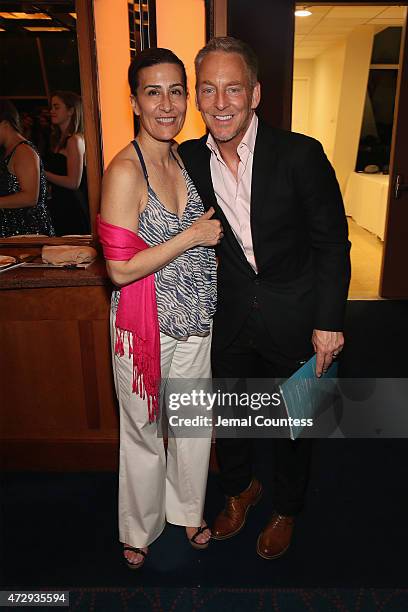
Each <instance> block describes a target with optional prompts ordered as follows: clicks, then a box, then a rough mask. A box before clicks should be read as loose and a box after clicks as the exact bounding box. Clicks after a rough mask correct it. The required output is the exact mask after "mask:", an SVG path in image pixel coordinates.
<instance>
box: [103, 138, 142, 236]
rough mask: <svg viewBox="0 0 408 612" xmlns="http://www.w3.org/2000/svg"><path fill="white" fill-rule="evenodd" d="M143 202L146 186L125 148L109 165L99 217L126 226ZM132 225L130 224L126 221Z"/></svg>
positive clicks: (129, 150)
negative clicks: (100, 215)
mask: <svg viewBox="0 0 408 612" xmlns="http://www.w3.org/2000/svg"><path fill="white" fill-rule="evenodd" d="M145 199H146V183H145V180H144V177H143V173H142V169H141V167H140V163H139V161H138V160H137V159H135V158H134V157H133V156H132V151H131V149H129V148H128V147H125V148H124V149H122V151H120V152H119V153H118V154H117V155H116V156H115V157H114V158H113V159H112V161H111V162H110V164H109V166H108V168H107V170H106V171H105V174H104V177H103V183H102V207H101V212H102V216H103V218H104V219H105V220H106V221H109V222H110V223H116V224H117V225H122V226H123V227H129V221H128V219H129V220H134V219H137V215H138V214H139V212H140V210H141V207H143V202H144V200H145ZM130 224H132V221H130Z"/></svg>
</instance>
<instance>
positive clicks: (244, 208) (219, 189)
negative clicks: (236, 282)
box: [207, 114, 258, 272]
mask: <svg viewBox="0 0 408 612" xmlns="http://www.w3.org/2000/svg"><path fill="white" fill-rule="evenodd" d="M257 129H258V117H257V116H256V115H255V114H254V116H253V117H252V120H251V123H250V125H249V127H248V129H247V131H246V132H245V135H244V137H243V139H242V140H241V142H240V143H239V145H238V147H237V153H238V156H239V164H238V177H237V179H235V176H234V175H233V174H232V172H231V170H230V169H229V168H228V166H227V164H226V163H225V161H224V160H223V159H222V157H221V153H220V150H219V148H218V145H217V143H216V142H215V140H214V138H213V137H212V136H211V134H209V135H208V138H207V146H208V148H209V149H210V151H211V159H210V169H211V178H212V182H213V186H214V192H215V196H216V198H217V202H218V205H219V206H220V207H221V209H222V211H223V213H224V215H225V216H226V218H227V220H228V223H229V224H230V226H231V229H232V231H233V232H234V234H235V237H236V239H237V241H238V243H239V244H240V246H241V248H242V250H243V251H244V254H245V257H246V258H247V260H248V263H249V264H250V265H251V266H252V268H253V269H254V270H255V272H257V266H256V262H255V257H254V247H253V244H252V233H251V223H250V211H251V181H252V165H253V161H254V149H255V140H256V132H257Z"/></svg>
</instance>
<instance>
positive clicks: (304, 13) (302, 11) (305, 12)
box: [295, 7, 312, 17]
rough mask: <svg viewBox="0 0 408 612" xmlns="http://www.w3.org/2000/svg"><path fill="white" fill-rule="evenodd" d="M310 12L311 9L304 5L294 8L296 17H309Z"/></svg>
mask: <svg viewBox="0 0 408 612" xmlns="http://www.w3.org/2000/svg"><path fill="white" fill-rule="evenodd" d="M311 14H312V11H309V9H308V8H306V7H302V8H299V9H296V11H295V16H296V17H309V16H310V15H311Z"/></svg>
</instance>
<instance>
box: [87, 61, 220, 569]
mask: <svg viewBox="0 0 408 612" xmlns="http://www.w3.org/2000/svg"><path fill="white" fill-rule="evenodd" d="M129 85H130V89H131V93H132V95H131V101H132V107H133V110H134V112H135V114H136V115H137V117H138V121H139V132H138V135H137V138H136V140H134V141H133V142H131V143H130V144H129V145H128V146H126V147H125V148H124V149H123V150H122V151H120V153H119V154H118V155H117V156H116V157H115V158H114V160H113V161H112V163H111V164H110V166H109V168H108V170H107V172H106V174H105V177H104V181H103V197H102V209H101V220H100V222H99V235H100V238H101V242H102V244H103V247H104V254H105V258H106V260H107V270H108V273H109V275H110V277H111V279H112V280H113V282H114V283H115V284H116V285H117V286H119V287H122V289H121V290H120V291H115V292H114V293H113V297H112V327H111V330H112V341H113V344H114V351H113V352H114V356H113V369H114V377H115V384H116V391H117V395H118V400H119V406H120V473H119V537H120V541H121V542H123V543H124V545H125V546H124V556H125V558H126V561H127V564H128V566H129V567H130V568H138V567H140V566H141V565H142V564H143V561H144V557H145V556H146V553H147V550H148V549H147V547H148V546H149V545H150V544H151V543H152V542H153V541H154V540H155V539H156V538H158V537H159V535H160V534H161V532H162V531H163V529H164V526H165V523H166V519H167V521H169V522H170V523H173V524H175V525H183V526H185V527H186V532H187V536H188V538H189V540H190V541H191V543H192V545H193V546H194V547H196V548H205V547H206V546H207V545H208V541H209V539H210V535H211V534H210V530H209V529H208V527H207V526H206V523H205V521H204V520H203V506H204V497H205V489H206V482H207V474H208V463H209V452H210V444H211V435H210V433H209V435H208V436H207V437H201V438H195V439H188V438H176V437H172V436H169V440H168V449H167V462H166V456H165V450H164V445H163V439H162V438H161V437H160V435H159V432H160V429H158V427H160V425H159V424H158V423H157V420H155V418H154V417H155V412H156V411H155V408H156V407H157V394H156V391H155V388H154V382H155V379H156V378H160V369H161V379H162V392H164V388H165V387H166V380H167V379H168V378H178V379H180V378H182V379H185V384H184V381H183V391H185V392H188V390H189V388H188V379H189V378H190V379H192V378H195V379H200V378H203V379H208V378H210V376H211V368H210V344H211V327H212V316H213V313H214V311H215V305H216V304H215V302H216V264H215V254H214V249H212V248H208V247H212V246H214V245H216V244H218V242H219V241H220V239H221V237H222V230H221V225H220V222H219V221H215V220H211V219H210V217H211V216H212V213H213V212H214V211H210V212H208V213H206V214H204V207H203V204H202V202H201V200H200V198H199V196H198V194H197V191H196V189H195V187H194V185H193V183H192V181H191V179H190V177H189V176H188V174H187V172H186V171H185V169H184V168H183V167H182V165H181V162H180V160H179V159H178V157H177V156H176V155H175V154H174V153H173V151H172V146H173V144H174V143H173V138H174V137H175V136H177V134H178V133H179V132H180V130H181V128H182V126H183V123H184V119H185V114H186V105H187V83H186V72H185V68H184V65H183V63H182V62H181V61H180V60H179V59H178V58H177V57H176V56H175V55H174V54H173V53H172V52H171V51H169V50H167V49H146V50H145V51H143V52H142V53H140V54H138V55H137V56H136V58H135V59H134V60H133V62H132V64H131V66H130V68H129ZM132 296H133V297H132ZM127 305H129V309H128V310H127ZM122 321H123V322H122ZM143 326H144V329H143ZM115 327H116V330H115ZM129 331H130V332H132V333H131V334H130V336H129V333H128V332H129ZM156 333H157V340H158V342H157V346H156V344H155V341H154V338H155V337H156ZM129 341H130V342H131V351H132V354H133V360H132V359H131V358H130V356H129ZM156 351H157V353H158V355H157V357H158V367H157V369H156V368H155V363H156V361H155V359H156ZM118 353H119V354H118ZM132 377H133V390H134V392H133V393H132ZM152 387H153V388H152ZM142 397H143V398H144V399H142Z"/></svg>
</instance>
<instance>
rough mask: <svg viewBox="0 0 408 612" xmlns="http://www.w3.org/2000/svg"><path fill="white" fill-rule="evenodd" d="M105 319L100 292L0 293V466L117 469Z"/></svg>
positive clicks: (104, 292) (44, 290)
mask: <svg viewBox="0 0 408 612" xmlns="http://www.w3.org/2000/svg"><path fill="white" fill-rule="evenodd" d="M108 315H109V291H108V290H107V289H106V288H104V287H102V286H96V287H58V288H36V289H20V290H4V291H2V292H1V303H0V345H1V349H2V350H1V363H0V370H1V375H2V383H1V385H0V405H1V413H0V447H1V450H0V453H1V454H0V463H1V465H2V467H3V468H6V469H19V470H26V469H27V470H30V469H33V470H36V469H41V470H46V469H50V470H64V469H67V470H97V469H116V465H117V444H118V418H117V407H116V400H115V394H114V388H113V377H112V370H111V360H110V342H109V325H108Z"/></svg>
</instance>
